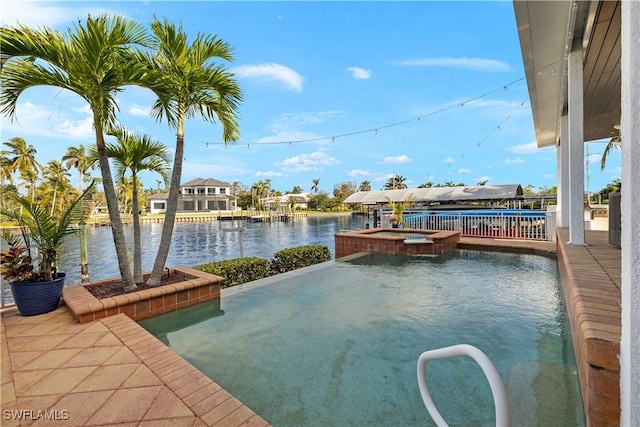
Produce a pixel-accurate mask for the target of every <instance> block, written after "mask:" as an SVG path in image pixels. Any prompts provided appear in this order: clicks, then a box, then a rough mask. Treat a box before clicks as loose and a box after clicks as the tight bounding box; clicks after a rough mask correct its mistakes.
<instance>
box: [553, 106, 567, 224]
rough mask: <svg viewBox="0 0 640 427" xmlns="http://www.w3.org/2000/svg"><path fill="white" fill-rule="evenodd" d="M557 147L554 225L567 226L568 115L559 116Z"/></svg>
mask: <svg viewBox="0 0 640 427" xmlns="http://www.w3.org/2000/svg"><path fill="white" fill-rule="evenodd" d="M557 148H558V152H557V155H558V165H557V168H558V176H557V180H558V207H557V210H556V212H557V213H556V225H557V226H558V227H568V226H569V194H570V191H569V117H568V116H567V115H566V114H565V115H564V116H560V146H559V147H557Z"/></svg>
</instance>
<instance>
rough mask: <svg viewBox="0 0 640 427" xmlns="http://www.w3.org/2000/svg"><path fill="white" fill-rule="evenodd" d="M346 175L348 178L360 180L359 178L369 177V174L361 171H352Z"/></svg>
mask: <svg viewBox="0 0 640 427" xmlns="http://www.w3.org/2000/svg"><path fill="white" fill-rule="evenodd" d="M347 175H348V176H350V177H351V178H361V177H365V176H370V175H371V172H369V171H365V170H362V169H353V170H351V171H349V172H347Z"/></svg>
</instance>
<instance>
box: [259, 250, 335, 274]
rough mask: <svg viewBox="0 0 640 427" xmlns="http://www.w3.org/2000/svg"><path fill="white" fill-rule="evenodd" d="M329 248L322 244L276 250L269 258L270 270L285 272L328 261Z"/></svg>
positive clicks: (329, 256)
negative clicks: (271, 257) (270, 258)
mask: <svg viewBox="0 0 640 427" xmlns="http://www.w3.org/2000/svg"><path fill="white" fill-rule="evenodd" d="M330 259H331V253H330V252H329V248H328V247H326V246H322V245H309V246H298V247H297V248H289V249H283V250H281V251H278V252H276V253H275V254H274V255H273V260H271V271H273V272H274V274H278V273H285V272H287V271H291V270H296V269H298V268H303V267H308V266H310V265H314V264H319V263H321V262H325V261H329V260H330Z"/></svg>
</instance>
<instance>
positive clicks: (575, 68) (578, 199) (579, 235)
mask: <svg viewBox="0 0 640 427" xmlns="http://www.w3.org/2000/svg"><path fill="white" fill-rule="evenodd" d="M583 69H584V64H583V61H582V51H581V50H577V51H575V52H571V53H570V54H569V116H568V123H569V125H568V128H569V144H568V145H569V147H568V149H569V192H568V193H567V195H568V196H569V217H568V220H569V224H568V225H569V244H571V245H584V138H583V134H584V123H583V118H584V108H583V97H584V88H583V86H582V73H583Z"/></svg>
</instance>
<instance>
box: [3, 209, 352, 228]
mask: <svg viewBox="0 0 640 427" xmlns="http://www.w3.org/2000/svg"><path fill="white" fill-rule="evenodd" d="M294 213H295V214H304V215H306V216H307V217H312V216H316V217H331V216H350V215H351V213H352V212H351V211H314V210H300V211H294ZM270 214H279V212H276V211H273V212H270V211H255V212H253V213H252V212H250V211H247V210H241V211H207V212H179V213H177V214H176V221H180V220H181V219H183V218H193V219H195V218H212V219H211V220H212V221H218V220H224V221H227V220H234V219H235V220H242V219H246V218H248V217H251V216H252V215H270ZM164 217H165V215H164V214H162V213H160V214H146V215H141V216H140V219H141V222H142V223H144V222H161V221H164ZM108 220H109V215H108V214H106V213H105V214H97V215H92V216H90V217H88V218H86V219H85V223H86V224H87V225H91V226H98V225H101V224H105V222H108ZM130 220H131V214H123V215H122V221H123V223H125V224H126V223H129V222H130ZM0 228H2V229H14V228H16V229H17V228H18V224H17V223H11V222H4V223H0Z"/></svg>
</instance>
